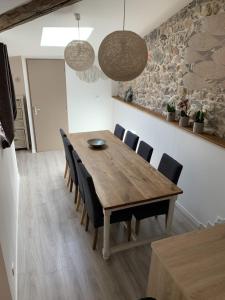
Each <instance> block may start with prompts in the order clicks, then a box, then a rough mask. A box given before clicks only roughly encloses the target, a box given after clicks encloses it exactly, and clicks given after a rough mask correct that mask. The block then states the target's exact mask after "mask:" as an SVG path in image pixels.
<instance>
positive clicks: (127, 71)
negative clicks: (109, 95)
mask: <svg viewBox="0 0 225 300" xmlns="http://www.w3.org/2000/svg"><path fill="white" fill-rule="evenodd" d="M98 60H99V65H100V67H101V69H102V71H103V72H104V73H105V74H106V75H107V76H108V77H109V78H111V79H113V80H115V81H129V80H132V79H134V78H136V77H137V76H138V75H140V74H141V73H142V71H143V70H144V68H145V66H146V64H147V60H148V49H147V45H146V43H145V41H144V39H142V38H141V37H140V36H139V35H137V34H136V33H135V32H132V31H127V30H124V31H115V32H112V33H110V34H109V35H108V36H106V38H105V39H104V40H103V41H102V43H101V45H100V48H99V52H98Z"/></svg>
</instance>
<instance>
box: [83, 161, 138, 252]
mask: <svg viewBox="0 0 225 300" xmlns="http://www.w3.org/2000/svg"><path fill="white" fill-rule="evenodd" d="M79 170H80V174H81V178H82V184H83V187H84V198H85V206H86V210H87V221H86V230H88V224H89V219H90V220H91V222H92V224H93V226H94V228H95V234H94V241H93V249H94V250H95V249H96V244H97V238H98V228H99V227H101V226H103V224H104V216H103V210H102V206H101V203H100V201H99V198H98V196H97V194H96V191H95V186H94V182H93V179H92V177H91V175H90V174H89V173H88V171H87V169H86V168H85V166H84V165H83V164H82V163H79ZM131 218H132V212H131V210H129V209H123V210H119V211H115V212H113V213H112V214H111V219H110V223H118V222H124V221H126V222H127V224H128V228H129V230H128V239H130V235H131V231H130V227H131Z"/></svg>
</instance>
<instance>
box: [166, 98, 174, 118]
mask: <svg viewBox="0 0 225 300" xmlns="http://www.w3.org/2000/svg"><path fill="white" fill-rule="evenodd" d="M166 108H167V116H166V120H167V121H168V122H173V121H175V117H176V107H175V104H174V102H171V103H167V106H166Z"/></svg>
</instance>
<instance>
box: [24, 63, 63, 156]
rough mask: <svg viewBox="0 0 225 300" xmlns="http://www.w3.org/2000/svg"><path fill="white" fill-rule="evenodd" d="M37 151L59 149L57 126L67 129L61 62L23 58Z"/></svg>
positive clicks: (59, 140) (60, 147) (60, 142)
mask: <svg viewBox="0 0 225 300" xmlns="http://www.w3.org/2000/svg"><path fill="white" fill-rule="evenodd" d="M27 73H28V80H29V89H30V98H31V106H32V116H33V125H34V134H35V142H36V149H37V152H42V151H50V150H59V149H62V141H61V139H60V135H59V128H63V129H64V130H65V131H66V132H68V114H67V100H66V99H67V98H66V78H65V62H64V60H63V59H27Z"/></svg>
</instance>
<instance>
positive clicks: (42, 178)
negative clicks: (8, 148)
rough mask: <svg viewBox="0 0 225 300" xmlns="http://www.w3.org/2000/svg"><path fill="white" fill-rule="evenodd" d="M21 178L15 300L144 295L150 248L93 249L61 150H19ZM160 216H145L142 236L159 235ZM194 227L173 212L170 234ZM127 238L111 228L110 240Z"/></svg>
mask: <svg viewBox="0 0 225 300" xmlns="http://www.w3.org/2000/svg"><path fill="white" fill-rule="evenodd" d="M17 159H18V166H19V171H20V176H21V188H20V205H19V239H18V300H31V299H32V300H41V299H43V300H53V299H54V300H79V299H82V300H103V299H104V300H114V299H117V300H136V299H139V298H140V297H143V296H145V291H146V285H147V277H148V271H149V264H150V254H151V249H150V246H142V247H139V248H136V249H132V250H128V251H124V252H121V253H118V254H115V255H113V256H112V257H111V259H110V260H109V261H107V262H106V261H104V260H103V259H102V255H101V247H102V230H100V234H99V241H98V246H97V250H96V251H93V250H92V248H91V245H92V238H93V228H91V226H90V229H89V232H87V233H86V232H85V231H84V227H83V226H80V212H79V213H77V212H76V211H75V208H74V204H73V198H74V195H73V193H72V194H71V193H69V191H68V189H67V188H66V185H65V181H64V179H63V173H64V164H65V161H64V156H63V152H61V151H51V152H44V153H38V154H31V153H29V152H27V151H18V152H17ZM163 229H164V218H163V217H159V218H158V220H155V219H154V218H152V219H149V220H145V221H144V222H142V224H141V236H142V237H144V236H148V237H151V236H152V237H154V236H157V235H161V234H162V231H163ZM192 229H194V225H193V224H191V223H190V222H188V220H186V219H184V218H183V216H182V215H181V214H180V213H179V211H177V210H175V217H174V222H173V234H179V233H183V232H187V231H190V230H192ZM125 239H126V232H125V229H124V228H123V226H122V225H120V224H115V225H113V226H112V243H117V242H119V241H122V240H125Z"/></svg>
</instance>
